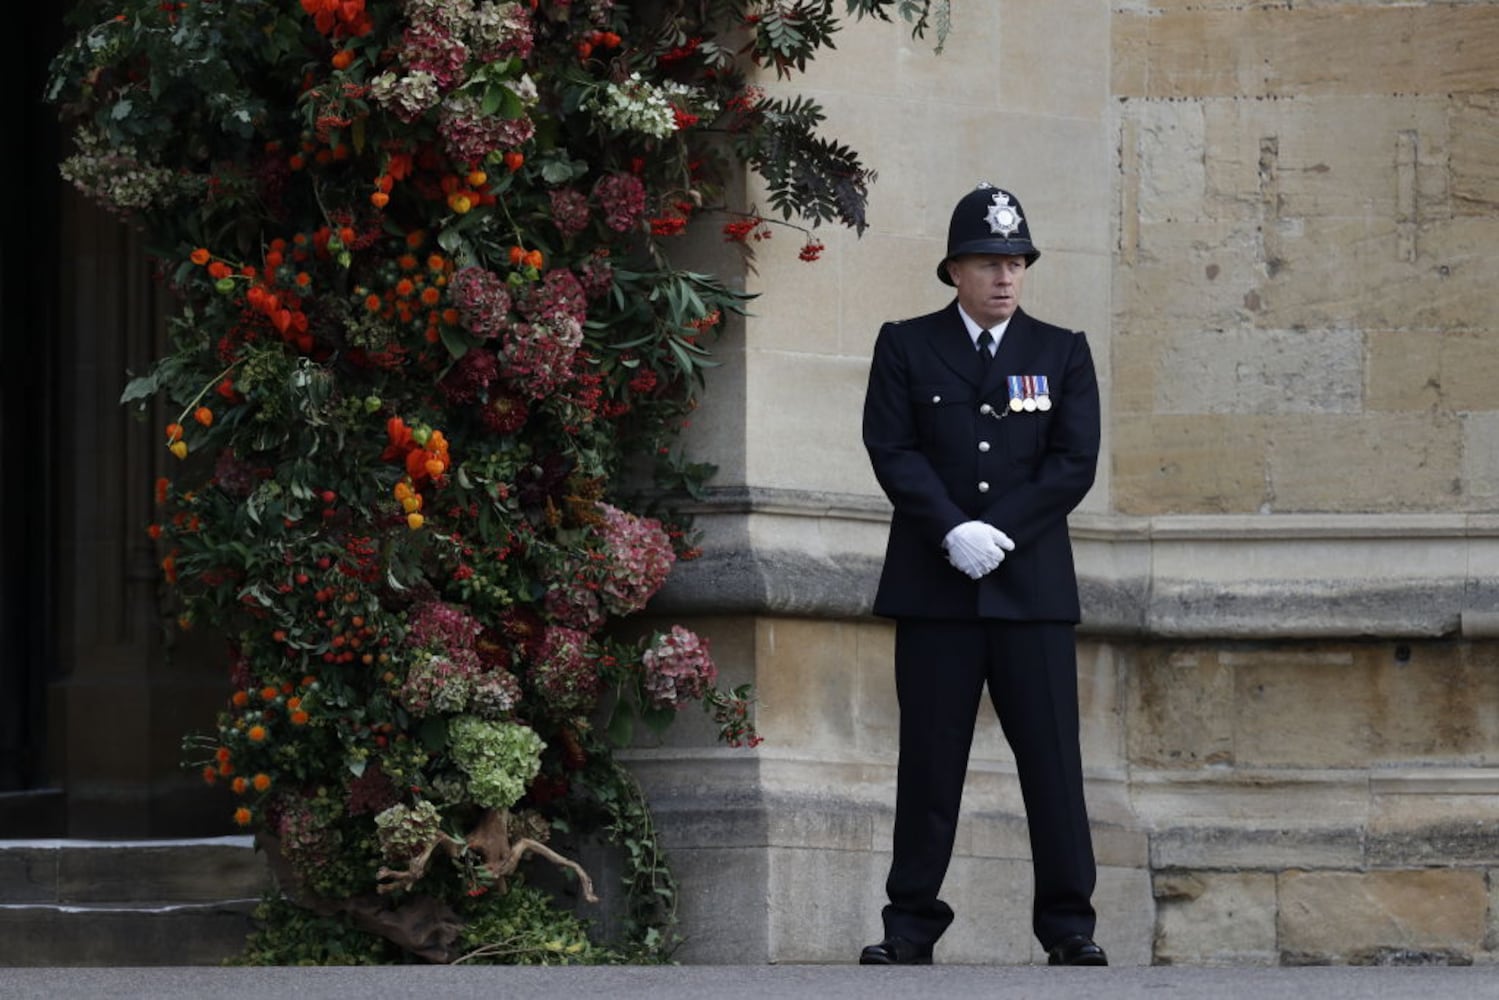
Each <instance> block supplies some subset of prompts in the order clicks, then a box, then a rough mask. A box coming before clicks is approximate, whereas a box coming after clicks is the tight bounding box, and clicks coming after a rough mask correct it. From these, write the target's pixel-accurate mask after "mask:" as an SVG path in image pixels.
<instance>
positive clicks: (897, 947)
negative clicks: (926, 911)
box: [859, 937, 1101, 965]
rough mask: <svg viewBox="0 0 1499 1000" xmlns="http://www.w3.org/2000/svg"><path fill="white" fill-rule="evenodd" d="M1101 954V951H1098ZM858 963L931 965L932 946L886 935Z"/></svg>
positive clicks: (861, 955)
mask: <svg viewBox="0 0 1499 1000" xmlns="http://www.w3.org/2000/svg"><path fill="white" fill-rule="evenodd" d="M1100 954H1101V953H1100ZM859 964H860V965H931V964H932V946H931V945H927V946H926V947H924V948H923V947H921V946H920V945H915V944H912V943H911V942H909V941H907V940H906V939H905V938H903V937H887V938H886V939H885V940H883V941H881V942H880V943H879V944H872V945H870V946H869V947H867V948H865V949H864V950H863V951H861V952H860V953H859Z"/></svg>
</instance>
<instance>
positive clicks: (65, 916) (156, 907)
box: [0, 837, 271, 966]
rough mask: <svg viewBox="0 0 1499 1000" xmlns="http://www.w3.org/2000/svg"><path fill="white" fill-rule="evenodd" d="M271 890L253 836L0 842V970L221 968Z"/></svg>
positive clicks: (237, 948) (237, 949)
mask: <svg viewBox="0 0 1499 1000" xmlns="http://www.w3.org/2000/svg"><path fill="white" fill-rule="evenodd" d="M270 885H271V879H270V874H269V869H268V867H267V865H266V863H265V857H264V856H263V855H262V854H259V853H257V852H256V851H255V849H254V845H253V842H252V841H251V839H250V838H249V837H213V838H206V839H200V840H142V841H90V840H8V841H6V840H0V966H21V965H27V966H83V965H94V966H99V965H205V964H218V963H220V962H222V961H223V960H224V959H226V958H229V957H231V956H233V955H235V954H238V953H239V952H240V951H241V950H242V949H243V946H244V939H245V934H246V933H247V932H248V931H249V929H250V913H251V911H253V909H254V908H255V905H256V903H257V902H258V901H259V899H260V896H261V894H262V893H263V892H264V891H265V890H266V889H267V888H269V887H270Z"/></svg>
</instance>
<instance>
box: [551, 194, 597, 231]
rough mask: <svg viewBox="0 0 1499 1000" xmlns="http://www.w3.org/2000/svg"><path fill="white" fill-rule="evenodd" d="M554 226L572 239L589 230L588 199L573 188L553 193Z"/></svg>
mask: <svg viewBox="0 0 1499 1000" xmlns="http://www.w3.org/2000/svg"><path fill="white" fill-rule="evenodd" d="M550 197H551V201H552V224H553V225H555V226H556V227H557V231H558V232H559V233H561V234H562V235H563V236H564V237H567V238H568V239H571V238H572V237H574V236H576V235H578V234H579V233H581V232H582V231H583V230H585V229H587V228H588V198H587V197H586V196H585V195H584V194H582V192H579V191H574V190H573V189H572V188H562V189H560V190H557V191H553V192H551V195H550Z"/></svg>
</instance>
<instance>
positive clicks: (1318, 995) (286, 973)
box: [0, 965, 1499, 1000]
mask: <svg viewBox="0 0 1499 1000" xmlns="http://www.w3.org/2000/svg"><path fill="white" fill-rule="evenodd" d="M923 995H925V997H926V998H929V1000H935V998H937V997H940V998H942V1000H979V998H983V1000H990V998H1015V1000H1021V998H1023V1000H1063V998H1068V1000H1071V998H1076V997H1087V998H1090V1000H1198V998H1208V1000H1220V998H1221V1000H1279V998H1297V1000H1300V998H1309V1000H1407V998H1416V1000H1447V998H1453V1000H1489V998H1494V1000H1499V966H1476V967H1473V968H1347V967H1338V968H1298V969H1279V968H1276V969H1243V968H1240V969H1201V968H1169V967H1155V968H1114V969H1047V968H1044V967H1036V966H1024V967H1017V966H973V965H938V966H933V967H931V968H926V969H888V968H885V969H873V968H859V967H858V966H852V965H847V966H831V965H779V966H777V965H763V966H701V965H700V966H681V967H675V968H673V967H627V968H559V969H537V968H495V967H485V968H479V967H459V968H453V967H451V966H449V967H441V968H439V967H429V966H423V967H416V966H404V967H397V968H390V967H385V968H376V969H329V968H315V969H311V968H309V969H295V968H275V969H219V968H203V967H194V968H165V969H163V968H154V969H153V968H135V969H18V968H0V1000H73V998H87V1000H112V998H125V997H128V998H132V1000H133V998H149V1000H335V998H337V1000H343V998H350V1000H353V998H358V1000H405V998H408V997H410V998H421V1000H510V998H516V1000H552V998H557V1000H591V998H600V1000H603V998H608V1000H635V998H640V1000H646V998H649V1000H698V998H712V1000H733V998H740V997H743V998H749V1000H781V998H783V997H789V998H806V1000H878V998H882V997H896V996H899V997H916V998H918V1000H922V998H923Z"/></svg>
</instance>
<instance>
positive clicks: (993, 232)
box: [937, 183, 1041, 285]
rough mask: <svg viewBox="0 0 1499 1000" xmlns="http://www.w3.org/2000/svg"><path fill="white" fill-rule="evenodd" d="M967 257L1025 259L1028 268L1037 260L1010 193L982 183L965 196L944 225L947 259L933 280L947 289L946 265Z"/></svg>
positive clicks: (1025, 224)
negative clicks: (989, 254)
mask: <svg viewBox="0 0 1499 1000" xmlns="http://www.w3.org/2000/svg"><path fill="white" fill-rule="evenodd" d="M970 253H999V254H1005V255H1007V256H1008V255H1013V256H1017V257H1024V258H1025V266H1026V267H1030V266H1031V265H1032V264H1034V263H1035V262H1036V258H1038V257H1040V256H1041V251H1040V250H1037V249H1036V247H1035V245H1034V244H1032V243H1031V227H1030V224H1029V223H1027V222H1026V221H1025V215H1024V214H1023V213H1022V212H1021V211H1020V201H1019V200H1018V199H1017V198H1016V197H1015V196H1014V195H1013V194H1011V193H1010V192H1008V191H1005V190H1003V189H1001V188H997V187H995V186H994V185H992V184H988V183H983V184H980V185H979V186H978V187H976V188H974V189H973V190H972V191H970V192H968V193H967V194H965V195H964V196H963V198H962V200H961V201H959V202H958V206H957V207H956V208H954V209H953V210H952V221H951V222H949V223H948V225H947V256H946V257H943V258H942V263H940V264H938V265H937V280H938V281H940V282H942V283H943V284H944V285H951V284H952V278H950V277H948V275H947V262H948V261H950V260H952V259H953V258H954V257H961V256H963V255H964V254H970Z"/></svg>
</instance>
